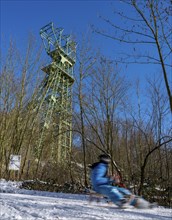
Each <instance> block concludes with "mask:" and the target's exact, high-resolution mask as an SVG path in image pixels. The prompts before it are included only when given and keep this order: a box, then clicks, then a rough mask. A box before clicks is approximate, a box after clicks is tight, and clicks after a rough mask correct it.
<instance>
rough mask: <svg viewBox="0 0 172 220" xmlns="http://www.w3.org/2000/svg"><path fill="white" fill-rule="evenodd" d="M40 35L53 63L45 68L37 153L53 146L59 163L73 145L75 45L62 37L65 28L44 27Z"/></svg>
mask: <svg viewBox="0 0 172 220" xmlns="http://www.w3.org/2000/svg"><path fill="white" fill-rule="evenodd" d="M40 35H41V38H42V40H43V43H44V46H45V49H46V52H47V54H48V55H49V56H50V57H51V59H52V62H51V63H50V64H49V65H47V66H45V67H44V68H43V69H42V70H43V71H44V72H45V74H46V76H45V79H44V85H43V87H42V91H43V93H44V98H43V99H42V104H41V106H42V111H41V121H42V128H41V132H40V138H39V140H38V152H39V156H41V154H42V151H43V149H44V148H45V147H43V145H46V144H50V145H51V146H49V147H50V149H51V159H53V160H54V161H56V162H57V161H58V162H60V161H63V160H64V159H65V158H66V156H67V154H68V152H69V151H70V149H71V142H72V84H73V83H74V78H73V66H74V64H75V57H76V44H75V42H74V41H73V40H72V39H71V36H70V35H63V29H62V28H55V27H54V25H53V23H49V24H48V25H46V26H44V27H42V28H41V29H40ZM47 134H48V135H47ZM47 137H48V138H47ZM47 140H48V141H47ZM52 140H53V141H52Z"/></svg>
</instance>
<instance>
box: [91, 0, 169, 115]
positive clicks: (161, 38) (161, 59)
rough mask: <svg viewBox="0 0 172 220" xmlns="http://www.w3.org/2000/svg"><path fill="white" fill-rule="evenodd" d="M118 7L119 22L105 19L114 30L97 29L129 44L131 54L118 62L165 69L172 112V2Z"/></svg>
mask: <svg viewBox="0 0 172 220" xmlns="http://www.w3.org/2000/svg"><path fill="white" fill-rule="evenodd" d="M122 3H123V4H122ZM115 5H117V6H115V9H114V11H113V12H114V15H115V20H116V21H115V22H113V21H112V19H108V18H104V17H101V19H102V20H103V21H104V22H105V23H106V24H108V25H109V26H110V27H111V30H112V31H111V32H110V31H106V30H103V31H102V30H98V29H95V28H94V30H95V31H96V32H97V33H99V34H101V35H103V36H105V37H107V38H110V39H112V40H115V41H117V42H119V43H120V44H124V45H128V47H127V48H128V49H127V50H128V51H130V52H129V53H127V52H126V49H125V52H124V53H121V54H120V55H119V59H117V60H116V61H117V62H120V63H123V64H124V63H126V64H131V63H134V64H153V65H160V66H161V69H162V73H163V77H164V82H165V86H166V90H167V94H168V98H169V104H170V109H171V112H172V94H171V88H170V84H171V81H170V75H171V68H172V63H171V60H172V46H171V45H172V40H171V34H172V25H171V19H172V8H171V1H170V0H165V1H161V0H160V1H155V0H146V1H137V0H121V1H118V2H115ZM122 5H123V6H124V8H125V10H124V8H122ZM117 7H118V9H117V10H116V8H117ZM126 8H127V9H126ZM126 11H127V12H126ZM128 11H130V12H131V13H130V14H131V16H130V15H128V14H127V13H128ZM117 22H118V23H117ZM108 30H109V29H108Z"/></svg>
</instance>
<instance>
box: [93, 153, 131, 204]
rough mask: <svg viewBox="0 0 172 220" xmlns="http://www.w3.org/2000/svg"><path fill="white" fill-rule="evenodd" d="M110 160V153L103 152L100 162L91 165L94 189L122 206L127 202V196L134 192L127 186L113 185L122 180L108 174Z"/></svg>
mask: <svg viewBox="0 0 172 220" xmlns="http://www.w3.org/2000/svg"><path fill="white" fill-rule="evenodd" d="M110 161H111V159H110V157H109V156H108V155H105V154H102V155H100V156H99V162H97V163H94V164H93V165H92V166H91V183H92V187H93V190H94V191H96V192H97V193H100V194H102V195H105V196H106V197H108V198H109V199H110V200H111V201H112V202H113V203H115V204H116V205H118V206H120V207H121V206H123V205H124V204H125V203H126V202H127V200H126V198H125V197H126V196H127V197H130V196H132V193H131V192H130V191H129V190H128V189H126V188H123V187H118V186H114V185H112V183H115V184H119V182H120V181H119V179H118V178H115V177H113V176H112V177H110V176H108V166H109V163H110Z"/></svg>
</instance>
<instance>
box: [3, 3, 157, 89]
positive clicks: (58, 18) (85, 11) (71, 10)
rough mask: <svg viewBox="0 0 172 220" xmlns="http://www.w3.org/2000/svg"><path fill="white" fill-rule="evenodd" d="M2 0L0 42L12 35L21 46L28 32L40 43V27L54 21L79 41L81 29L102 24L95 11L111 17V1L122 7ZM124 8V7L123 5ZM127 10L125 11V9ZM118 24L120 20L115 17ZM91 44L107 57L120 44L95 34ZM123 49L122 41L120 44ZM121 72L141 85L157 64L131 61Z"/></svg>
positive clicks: (116, 52) (115, 51) (113, 54)
mask: <svg viewBox="0 0 172 220" xmlns="http://www.w3.org/2000/svg"><path fill="white" fill-rule="evenodd" d="M0 1H1V37H2V38H1V44H2V49H3V42H4V41H5V42H9V39H10V37H11V36H12V37H13V38H14V40H15V41H16V44H17V46H19V47H20V48H23V47H24V46H25V44H26V42H27V37H28V34H29V32H32V33H33V34H34V35H35V37H36V39H37V40H38V43H39V44H40V43H41V38H40V35H39V30H40V28H41V27H42V26H44V25H46V24H47V23H49V22H51V21H52V22H54V24H55V26H57V27H63V28H64V34H71V33H72V34H74V35H75V36H76V39H77V40H78V41H79V39H80V36H81V33H86V32H87V31H88V29H89V25H92V24H93V25H95V26H99V27H103V23H102V22H101V20H100V19H99V18H98V15H103V16H105V17H110V18H112V19H113V17H112V6H111V3H112V2H113V5H114V6H116V7H121V3H120V0H113V1H108V0H104V1H101V0H99V1H96V0H95V1H86V0H85V1H84V0H83V1H81V0H78V1H73V0H71V1H66V0H64V1H58V0H54V1H52V0H45V1H43V0H35V1H34V0H30V1H29V0H23V1H22V0H20V1H17V0H13V1H12V0H11V1H10V0H0ZM124 10H125V11H126V12H127V10H128V9H127V8H124ZM127 13H128V12H127ZM118 22H119V24H120V21H118ZM92 45H93V47H95V48H96V49H98V48H99V49H100V50H101V51H102V53H103V54H104V55H105V56H108V57H110V58H112V59H113V58H114V57H115V58H116V57H118V53H119V52H120V49H121V48H120V46H119V45H118V44H117V43H115V42H114V41H113V40H110V39H106V38H104V37H102V36H100V35H96V34H94V35H93V37H92ZM123 51H125V45H124V47H123ZM121 70H122V73H123V74H125V75H126V76H127V78H128V80H129V81H130V82H132V83H133V84H134V83H135V80H137V79H140V83H141V85H142V88H144V87H145V86H146V83H145V77H146V75H150V74H152V73H155V72H159V69H158V67H157V66H154V67H153V68H152V67H151V65H149V66H148V65H143V66H140V65H132V66H130V67H128V68H127V69H126V68H125V67H124V66H121Z"/></svg>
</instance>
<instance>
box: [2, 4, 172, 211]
mask: <svg viewBox="0 0 172 220" xmlns="http://www.w3.org/2000/svg"><path fill="white" fill-rule="evenodd" d="M121 4H124V5H126V7H128V8H129V10H131V11H132V14H131V15H128V14H125V13H123V12H122V11H118V8H116V9H114V11H113V13H114V16H115V17H116V18H117V17H118V19H120V20H121V24H122V25H120V26H119V25H118V22H117V21H116V19H114V20H109V19H108V18H107V17H103V16H100V18H99V21H100V24H103V25H100V26H99V27H97V26H95V25H92V26H91V28H90V31H89V32H88V33H87V34H86V33H83V34H82V36H83V37H82V39H80V41H79V42H76V43H77V48H76V63H75V67H74V79H75V81H74V84H73V87H72V127H71V131H72V147H71V149H70V151H69V152H68V154H67V156H66V158H65V159H64V160H60V161H57V160H55V159H54V158H53V156H52V154H53V152H54V151H53V149H52V146H56V148H57V149H58V146H57V142H56V140H57V137H58V135H60V134H59V133H58V132H57V129H56V125H57V124H58V120H59V119H58V114H53V116H52V121H51V124H52V126H50V127H49V128H48V129H46V132H45V138H44V139H43V141H42V142H41V147H40V148H39V149H38V142H39V140H40V138H41V137H40V133H41V129H43V123H42V117H43V115H44V114H45V113H46V111H47V108H46V105H45V106H44V109H43V110H42V108H39V104H40V103H41V97H43V95H42V85H43V83H44V80H45V78H46V74H45V72H43V71H42V68H43V67H44V66H46V64H47V63H48V62H50V61H49V57H48V56H47V54H46V52H45V49H44V46H43V43H42V42H41V40H40V39H37V37H35V36H34V35H33V34H32V33H30V34H28V42H27V45H22V46H23V48H25V49H22V50H21V48H20V47H19V45H16V43H15V41H14V40H13V38H12V37H11V40H10V42H5V45H3V44H4V42H3V41H2V42H1V71H0V179H1V178H4V179H6V180H23V181H25V180H34V181H35V182H34V183H35V184H33V185H32V184H31V183H30V185H29V186H27V187H28V188H32V189H41V190H49V191H60V192H61V191H63V192H70V193H71V192H72V193H76V192H77V193H83V192H84V190H85V189H86V188H90V187H91V186H90V179H89V173H90V168H89V165H90V164H92V163H94V162H96V161H97V157H98V155H99V154H101V153H106V154H109V155H110V157H111V159H112V162H111V166H110V170H109V174H113V173H116V174H118V175H120V177H121V179H122V181H123V182H124V183H125V185H126V186H127V187H128V188H129V189H131V190H132V191H133V192H134V193H136V194H139V195H144V197H145V198H146V199H148V200H149V201H157V202H158V203H159V204H161V205H163V206H168V207H172V195H171V192H172V188H171V187H172V93H171V91H172V38H171V36H172V6H171V4H172V2H171V1H170V0H165V1H154V0H146V1H136V0H122V1H121ZM112 10H113V9H112ZM136 18H137V19H136ZM38 31H39V30H38ZM65 32H68V30H65ZM92 35H94V37H97V38H98V37H102V38H103V39H104V42H106V39H107V40H108V39H111V42H112V45H113V43H119V44H120V45H125V44H127V45H128V46H129V48H130V50H127V51H125V53H121V54H119V56H118V57H117V58H116V57H111V58H109V57H107V56H106V55H105V54H102V53H101V52H100V51H99V49H98V48H94V46H93V45H92V42H91V39H92ZM73 38H74V40H75V39H77V36H73ZM38 42H39V43H38ZM2 48H3V52H2ZM4 48H5V52H4ZM145 64H146V65H147V69H149V66H151V67H152V66H153V67H154V69H155V70H157V71H156V74H155V71H154V72H152V74H151V73H149V75H148V74H147V72H148V71H147V69H146V72H145V76H144V77H145V78H146V86H145V89H144V91H143V89H142V83H141V82H140V81H139V80H138V81H136V82H135V83H134V82H133V84H131V82H129V81H128V79H127V77H126V76H127V74H128V73H127V70H128V66H130V65H137V66H138V65H139V66H140V68H143V69H144V65H145ZM124 66H125V73H124V74H123V73H122V72H121V68H122V67H124ZM138 74H140V73H139V72H138ZM47 104H48V99H47ZM64 132H68V131H64ZM11 155H21V165H20V170H19V171H13V170H9V160H10V156H11ZM45 183H46V184H45ZM27 184H29V183H27Z"/></svg>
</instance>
